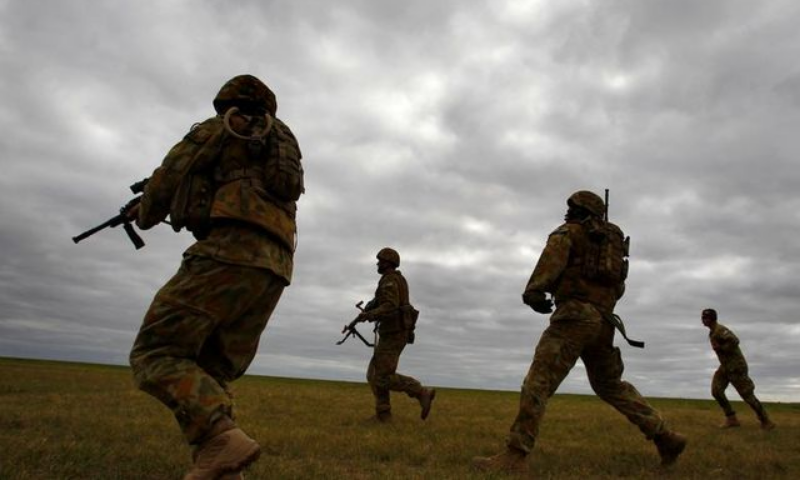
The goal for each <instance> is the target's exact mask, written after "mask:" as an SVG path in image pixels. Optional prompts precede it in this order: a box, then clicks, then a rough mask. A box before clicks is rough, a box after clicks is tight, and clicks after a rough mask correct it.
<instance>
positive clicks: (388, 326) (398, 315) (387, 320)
mask: <svg viewBox="0 0 800 480" xmlns="http://www.w3.org/2000/svg"><path fill="white" fill-rule="evenodd" d="M389 275H393V276H395V277H396V280H397V285H398V290H399V295H400V299H399V301H400V305H399V307H398V308H397V310H394V311H392V312H389V313H387V314H386V315H385V316H383V317H382V318H380V322H381V323H380V327H379V329H378V332H379V333H381V334H386V333H395V332H400V331H404V330H405V331H407V332H408V333H409V342H408V343H414V338H413V334H414V329H415V328H416V325H417V318H418V317H419V311H418V310H417V309H416V308H414V306H413V305H411V302H410V301H409V292H408V282H407V281H406V279H405V277H403V275H402V274H401V273H400V272H398V271H395V272H393V273H390V274H389Z"/></svg>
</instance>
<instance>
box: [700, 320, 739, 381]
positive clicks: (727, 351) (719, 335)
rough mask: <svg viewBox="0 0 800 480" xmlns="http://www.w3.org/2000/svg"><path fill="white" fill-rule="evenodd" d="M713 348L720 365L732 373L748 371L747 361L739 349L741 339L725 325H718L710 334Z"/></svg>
mask: <svg viewBox="0 0 800 480" xmlns="http://www.w3.org/2000/svg"><path fill="white" fill-rule="evenodd" d="M708 340H709V342H711V348H713V349H714V352H715V353H716V354H717V358H718V359H719V363H720V365H722V366H723V367H725V369H727V370H730V371H736V370H742V369H744V370H746V369H747V361H746V360H745V359H744V355H743V354H742V350H741V349H740V348H739V339H738V338H737V337H736V335H734V333H733V332H732V331H730V330H729V329H728V328H727V327H726V326H725V325H722V324H721V323H717V324H716V325H715V326H714V328H713V329H711V331H710V332H709V333H708Z"/></svg>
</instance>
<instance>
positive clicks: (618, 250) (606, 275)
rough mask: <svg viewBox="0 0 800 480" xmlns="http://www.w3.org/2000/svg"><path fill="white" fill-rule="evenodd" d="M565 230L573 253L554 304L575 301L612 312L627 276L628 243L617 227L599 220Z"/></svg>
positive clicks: (574, 224) (575, 224) (557, 289)
mask: <svg viewBox="0 0 800 480" xmlns="http://www.w3.org/2000/svg"><path fill="white" fill-rule="evenodd" d="M566 227H567V229H568V232H569V233H568V234H569V235H570V240H571V242H572V250H571V252H570V256H569V260H568V262H567V267H566V268H565V270H564V273H563V274H562V275H561V278H560V279H559V280H558V284H557V286H556V288H555V292H554V293H555V296H556V301H557V302H558V301H563V300H567V299H570V298H574V299H578V300H582V301H586V302H590V303H592V304H594V305H596V306H597V307H600V309H601V310H602V311H604V312H606V313H608V312H611V311H613V308H614V306H615V305H616V302H617V300H618V298H619V297H620V296H621V295H622V291H623V288H624V281H625V278H626V277H627V273H628V261H627V259H626V257H627V256H628V245H629V239H628V238H624V237H623V234H622V231H621V230H620V229H619V227H617V226H616V225H614V224H612V223H607V222H602V221H599V220H598V221H594V222H591V223H589V222H587V223H584V224H581V223H568V224H567V225H566Z"/></svg>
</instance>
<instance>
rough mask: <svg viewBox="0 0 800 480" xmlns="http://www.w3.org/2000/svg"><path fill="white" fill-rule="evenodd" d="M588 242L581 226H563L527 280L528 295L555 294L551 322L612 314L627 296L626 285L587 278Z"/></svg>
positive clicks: (555, 232)
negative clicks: (584, 265)
mask: <svg viewBox="0 0 800 480" xmlns="http://www.w3.org/2000/svg"><path fill="white" fill-rule="evenodd" d="M589 241H590V240H589V238H588V235H587V232H586V230H585V227H584V226H583V225H582V224H580V223H578V222H573V221H568V222H567V223H564V224H563V225H561V226H560V227H558V228H557V229H556V230H554V231H553V232H552V233H551V234H550V236H549V237H548V239H547V245H546V246H545V248H544V251H543V252H542V254H541V256H540V257H539V261H538V262H537V263H536V267H535V268H534V270H533V273H532V274H531V277H530V280H528V284H527V285H526V287H525V292H531V291H538V292H547V293H552V294H553V295H554V297H555V304H556V311H555V312H554V313H553V316H552V317H551V320H552V321H557V320H563V319H570V318H572V319H574V318H578V317H580V318H584V317H586V316H598V317H602V316H603V315H609V314H611V313H613V311H614V307H615V305H616V303H617V300H618V299H619V298H620V297H622V294H623V293H624V290H625V283H624V282H620V283H619V284H618V285H613V286H609V285H604V284H601V283H598V282H595V281H592V280H590V279H588V278H586V276H585V275H584V273H583V271H582V266H583V259H584V258H585V257H586V255H587V251H588V248H587V247H588V242H589Z"/></svg>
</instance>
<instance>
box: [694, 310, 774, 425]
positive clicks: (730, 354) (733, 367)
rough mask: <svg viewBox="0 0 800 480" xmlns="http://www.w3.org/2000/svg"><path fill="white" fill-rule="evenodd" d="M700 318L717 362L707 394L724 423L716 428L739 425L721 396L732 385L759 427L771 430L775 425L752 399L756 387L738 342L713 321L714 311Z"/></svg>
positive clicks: (728, 403) (727, 402)
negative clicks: (752, 413)
mask: <svg viewBox="0 0 800 480" xmlns="http://www.w3.org/2000/svg"><path fill="white" fill-rule="evenodd" d="M700 318H701V320H702V322H703V325H705V326H706V327H708V330H709V332H708V340H709V341H710V342H711V348H713V349H714V352H715V353H716V354H717V358H719V363H720V365H719V368H718V369H717V371H716V372H714V379H713V380H712V382H711V395H713V396H714V399H716V401H717V403H719V406H720V407H722V411H723V412H725V422H724V423H723V424H722V425H720V428H732V427H739V426H741V424H740V423H739V419H738V418H736V412H735V411H733V408H732V407H731V404H730V402H729V401H728V398H727V397H726V396H725V389H726V388H728V384H729V383H732V384H733V387H734V388H735V389H736V391H737V392H739V395H740V396H741V397H742V400H744V401H745V402H747V404H748V405H750V408H752V409H753V411H754V412H756V415H757V416H758V420H759V421H760V422H761V428H763V429H764V430H772V429H773V428H775V424H774V423H772V421H771V420H770V419H769V416H768V415H767V411H766V410H765V409H764V406H763V405H762V404H761V402H759V401H758V398H756V395H755V393H754V392H755V388H756V386H755V385H754V384H753V381H752V380H751V379H750V376H749V375H748V374H747V361H746V360H745V359H744V355H743V354H742V350H741V349H740V348H739V339H738V338H736V335H734V334H733V332H731V331H730V330H729V329H728V328H727V327H725V326H724V325H722V324H720V323H718V322H717V311H716V310H714V309H713V308H706V309H705V310H703V312H702V313H701V314H700Z"/></svg>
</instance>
